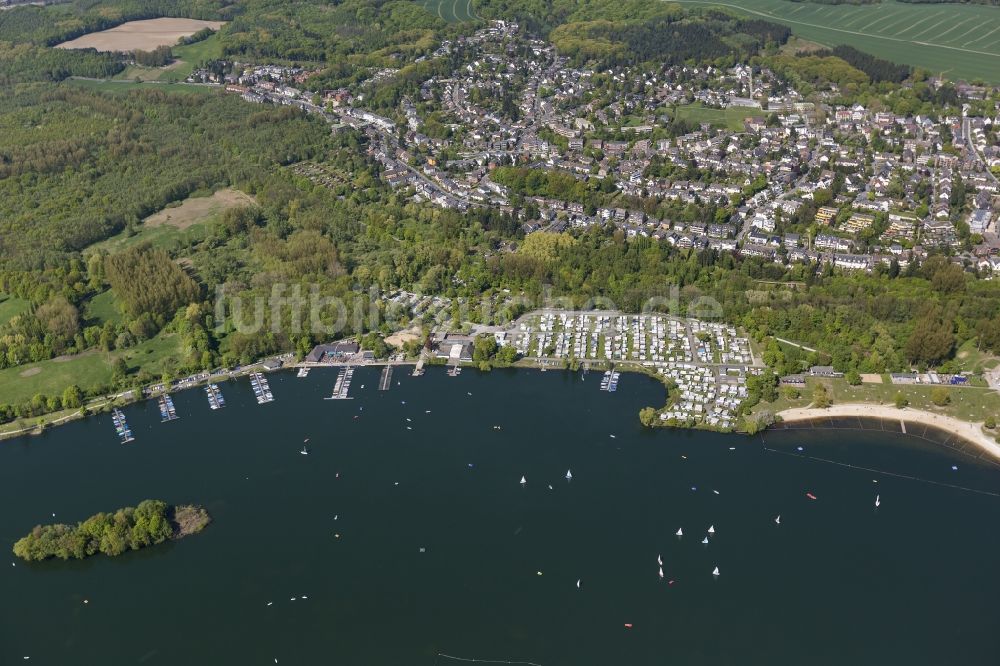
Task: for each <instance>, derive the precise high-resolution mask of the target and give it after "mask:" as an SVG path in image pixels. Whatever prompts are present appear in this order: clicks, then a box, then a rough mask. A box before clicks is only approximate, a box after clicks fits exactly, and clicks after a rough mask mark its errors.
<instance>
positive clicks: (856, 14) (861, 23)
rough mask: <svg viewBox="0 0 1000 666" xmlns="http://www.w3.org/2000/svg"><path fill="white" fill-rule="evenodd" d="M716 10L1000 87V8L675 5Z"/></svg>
mask: <svg viewBox="0 0 1000 666" xmlns="http://www.w3.org/2000/svg"><path fill="white" fill-rule="evenodd" d="M670 1H672V2H678V3H680V4H699V5H716V6H720V7H726V8H728V9H732V10H737V11H740V12H743V13H745V14H749V15H752V16H758V17H761V18H765V19H767V20H769V21H774V22H776V23H783V24H784V25H787V26H788V27H790V28H791V29H792V32H794V33H795V34H796V35H798V36H799V37H802V38H803V39H806V40H809V41H811V42H816V43H818V44H824V45H826V46H836V45H838V44H849V45H850V46H853V47H855V48H857V49H861V50H862V51H867V52H868V53H871V54H873V55H876V56H878V57H880V58H885V59H887V60H892V61H895V62H899V63H905V64H908V65H914V66H917V67H923V68H924V69H927V70H929V71H931V72H932V73H935V74H939V73H942V72H943V73H945V74H947V75H948V76H949V77H950V78H952V79H967V80H972V79H982V80H984V81H988V82H990V83H1000V7H994V6H989V5H966V4H948V5H941V4H907V3H902V2H881V3H879V4H874V5H822V4H816V3H810V2H791V1H790V0H724V1H722V2H717V1H715V0H670Z"/></svg>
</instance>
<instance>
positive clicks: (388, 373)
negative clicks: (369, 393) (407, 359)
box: [378, 365, 392, 391]
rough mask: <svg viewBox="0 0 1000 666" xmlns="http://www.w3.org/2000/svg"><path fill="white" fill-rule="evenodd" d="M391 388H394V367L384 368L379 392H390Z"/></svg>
mask: <svg viewBox="0 0 1000 666" xmlns="http://www.w3.org/2000/svg"><path fill="white" fill-rule="evenodd" d="M390 386H392V366H391V365H387V366H385V367H384V368H382V376H381V377H380V378H379V380H378V390H379V391H388V390H389V387H390Z"/></svg>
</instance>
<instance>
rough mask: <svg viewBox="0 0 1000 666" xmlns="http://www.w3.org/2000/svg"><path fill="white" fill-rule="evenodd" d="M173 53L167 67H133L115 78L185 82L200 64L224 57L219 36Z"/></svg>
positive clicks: (183, 47) (178, 47)
mask: <svg viewBox="0 0 1000 666" xmlns="http://www.w3.org/2000/svg"><path fill="white" fill-rule="evenodd" d="M171 51H172V52H173V54H174V58H175V60H174V61H173V62H172V63H170V64H169V65H167V66H165V67H143V66H141V65H132V66H130V67H128V68H126V69H125V71H123V72H122V73H121V74H118V75H117V76H116V77H114V78H115V79H120V80H122V81H134V80H135V79H139V80H140V81H161V82H164V81H165V82H176V81H183V80H184V79H186V78H187V77H188V76H190V75H191V72H192V71H194V68H195V67H197V66H198V65H199V64H200V63H203V62H206V61H209V60H214V59H216V58H220V57H222V44H221V42H219V35H218V34H214V35H212V36H211V37H209V38H208V39H203V40H202V41H200V42H195V43H194V44H188V45H187V46H174V47H173V48H171Z"/></svg>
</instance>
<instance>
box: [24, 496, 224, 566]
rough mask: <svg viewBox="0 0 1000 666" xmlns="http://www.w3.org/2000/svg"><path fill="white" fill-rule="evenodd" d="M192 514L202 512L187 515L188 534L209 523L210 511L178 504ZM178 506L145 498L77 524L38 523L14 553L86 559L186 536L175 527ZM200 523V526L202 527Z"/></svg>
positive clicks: (31, 557) (29, 558)
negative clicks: (99, 554) (136, 504)
mask: <svg viewBox="0 0 1000 666" xmlns="http://www.w3.org/2000/svg"><path fill="white" fill-rule="evenodd" d="M179 509H184V510H186V511H187V512H188V513H192V510H194V511H193V513H197V514H200V518H199V517H197V516H196V517H195V518H196V519H195V520H192V516H186V517H185V518H184V523H185V531H184V533H193V532H194V531H198V530H199V529H201V528H202V527H204V526H205V525H206V524H207V523H208V514H207V513H205V511H204V509H198V508H197V507H178V510H179ZM174 512H175V509H174V508H173V507H170V506H168V505H167V504H166V503H165V502H162V501H160V500H145V501H143V502H140V503H139V506H137V507H125V508H124V509H119V510H118V511H116V512H115V513H98V514H95V515H93V516H91V517H90V518H87V519H86V520H84V521H83V522H81V523H78V524H76V525H66V524H55V525H39V526H36V527H35V528H34V529H33V530H32V531H31V533H30V534H28V535H27V536H25V537H24V538H22V539H19V540H18V541H17V543H15V544H14V554H15V555H17V556H18V557H20V558H21V559H24V560H27V561H29V562H37V561H40V560H47V559H49V558H52V557H58V558H60V559H63V560H68V559H83V558H85V557H90V556H91V555H96V554H97V553H103V554H104V555H108V556H111V557H114V556H116V555H121V554H122V553H124V552H126V551H129V550H140V549H142V548H146V547H148V546H154V545H156V544H160V543H163V542H164V541H166V540H168V539H170V538H172V537H175V536H182V535H183V534H184V533H182V534H178V531H179V530H178V529H177V527H176V526H175V520H176V517H175V515H174ZM199 525H200V526H199Z"/></svg>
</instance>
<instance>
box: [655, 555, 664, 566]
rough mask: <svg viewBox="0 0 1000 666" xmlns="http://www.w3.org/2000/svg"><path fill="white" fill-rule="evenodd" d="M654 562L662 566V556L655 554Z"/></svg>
mask: <svg viewBox="0 0 1000 666" xmlns="http://www.w3.org/2000/svg"><path fill="white" fill-rule="evenodd" d="M656 563H657V564H659V565H660V566H661V567H662V566H663V558H662V557H661V556H659V555H657V556H656Z"/></svg>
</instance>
